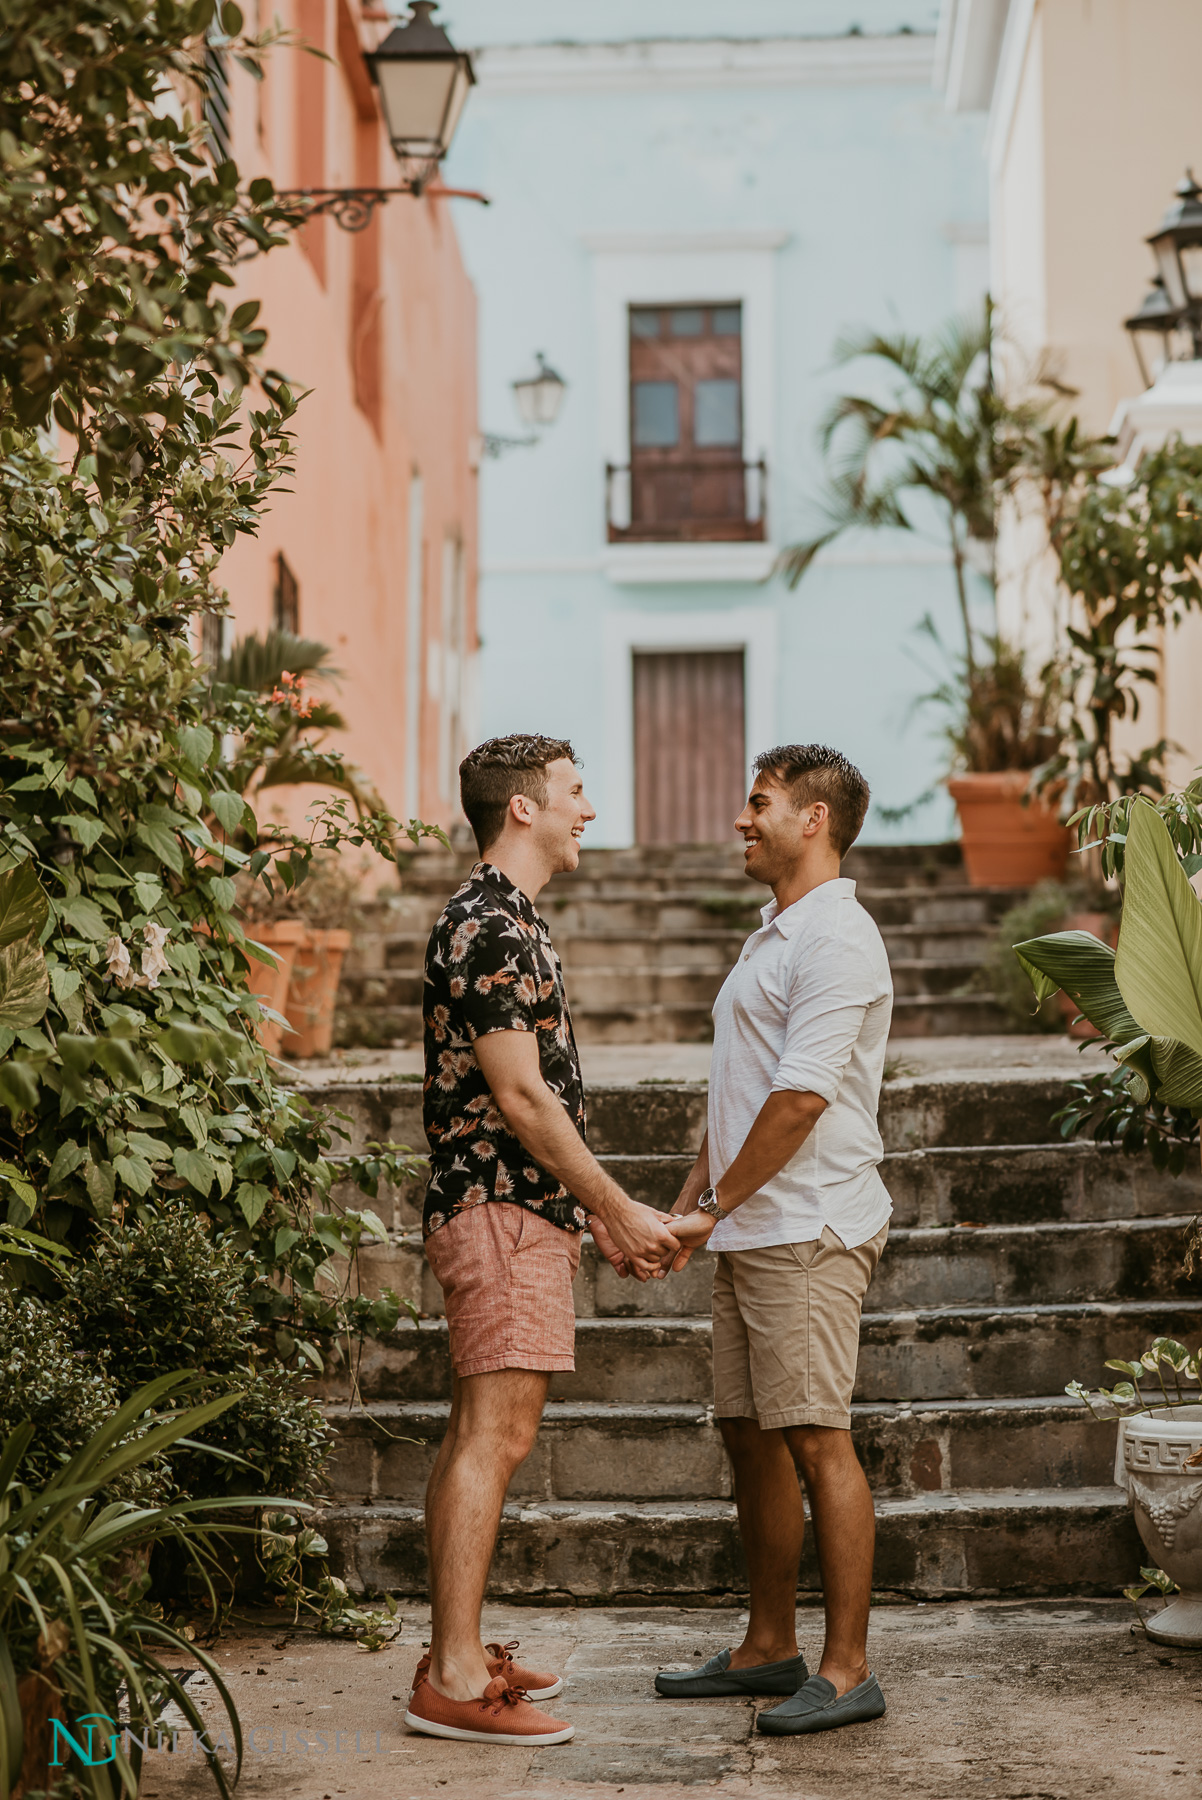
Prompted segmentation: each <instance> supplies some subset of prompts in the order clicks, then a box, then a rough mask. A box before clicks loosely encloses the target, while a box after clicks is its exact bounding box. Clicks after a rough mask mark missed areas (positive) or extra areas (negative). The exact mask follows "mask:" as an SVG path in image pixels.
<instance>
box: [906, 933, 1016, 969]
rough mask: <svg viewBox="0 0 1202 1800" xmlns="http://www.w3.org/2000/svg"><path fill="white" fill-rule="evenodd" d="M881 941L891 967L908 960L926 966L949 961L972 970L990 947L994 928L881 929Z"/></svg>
mask: <svg viewBox="0 0 1202 1800" xmlns="http://www.w3.org/2000/svg"><path fill="white" fill-rule="evenodd" d="M881 937H882V938H883V939H884V943H885V949H886V950H887V951H888V953H889V961H890V964H891V965H892V966H894V967H895V966H896V964H897V963H898V962H899V961H904V960H905V959H906V958H907V957H916V958H918V959H919V960H922V961H929V962H941V961H943V960H944V958H947V957H951V958H954V959H955V960H956V961H959V962H971V963H973V964H974V966H975V965H976V964H978V963H980V962H981V961H982V960H983V958H984V957H985V956H986V954H987V953H988V951H989V949H990V947H991V945H992V943H993V937H994V927H993V925H992V924H975V925H946V924H944V925H883V926H882V927H881Z"/></svg>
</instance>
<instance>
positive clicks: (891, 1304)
mask: <svg viewBox="0 0 1202 1800" xmlns="http://www.w3.org/2000/svg"><path fill="white" fill-rule="evenodd" d="M1063 1093H1064V1085H1063V1081H1062V1079H1060V1078H1052V1077H1049V1076H1046V1075H1041V1074H1035V1075H1032V1074H1026V1075H1023V1074H999V1075H990V1076H988V1077H979V1078H963V1079H932V1078H930V1077H909V1078H904V1079H900V1080H894V1081H891V1082H889V1083H887V1084H886V1086H885V1090H884V1093H883V1096H882V1108H881V1117H882V1131H883V1134H884V1138H885V1143H886V1149H887V1158H886V1163H885V1166H884V1171H883V1172H884V1175H885V1179H886V1182H887V1184H888V1186H889V1188H890V1191H891V1193H892V1195H893V1198H894V1203H895V1213H894V1220H893V1231H892V1235H891V1237H890V1242H889V1245H888V1248H887V1249H886V1252H885V1255H884V1257H883V1258H882V1261H881V1264H880V1267H879V1269H878V1271H877V1274H876V1277H875V1279H874V1281H873V1283H872V1286H871V1288H870V1289H869V1292H868V1296H867V1300H866V1302H865V1314H864V1321H863V1329H862V1334H861V1353H860V1369H859V1379H858V1384H857V1390H856V1403H855V1408H854V1425H853V1431H854V1435H855V1440H856V1443H857V1446H858V1449H859V1453H860V1456H861V1458H862V1460H863V1462H864V1465H865V1468H866V1469H867V1472H868V1477H869V1481H870V1482H871V1485H872V1487H873V1489H874V1493H875V1497H876V1504H877V1512H878V1547H877V1562H876V1573H875V1585H876V1588H877V1590H878V1591H880V1592H883V1593H890V1594H904V1595H909V1596H914V1597H918V1598H927V1597H929V1598H945V1597H950V1596H953V1595H964V1594H977V1595H981V1594H1010V1595H1024V1594H1028V1595H1029V1594H1069V1593H1078V1594H1080V1593H1114V1592H1115V1591H1117V1590H1118V1589H1119V1588H1120V1587H1121V1586H1122V1585H1123V1584H1124V1583H1126V1582H1129V1581H1130V1580H1131V1579H1133V1577H1134V1575H1135V1572H1136V1570H1137V1569H1138V1567H1139V1563H1140V1561H1141V1560H1142V1558H1143V1552H1142V1551H1141V1549H1140V1546H1139V1541H1138V1537H1137V1535H1136V1532H1135V1529H1134V1526H1133V1524H1132V1522H1131V1520H1130V1517H1129V1515H1128V1513H1127V1512H1126V1510H1125V1504H1124V1500H1123V1497H1122V1495H1121V1493H1120V1491H1119V1490H1118V1489H1117V1488H1116V1487H1114V1486H1113V1485H1112V1481H1111V1471H1112V1462H1113V1455H1114V1427H1113V1426H1112V1425H1105V1424H1100V1425H1099V1424H1095V1423H1093V1422H1092V1421H1091V1420H1090V1418H1089V1416H1088V1414H1087V1413H1086V1412H1085V1411H1084V1409H1083V1408H1081V1407H1080V1406H1078V1405H1077V1404H1076V1403H1075V1402H1072V1401H1069V1400H1068V1399H1067V1398H1065V1396H1064V1393H1063V1389H1064V1384H1065V1382H1066V1381H1068V1380H1069V1379H1070V1378H1073V1377H1078V1378H1080V1379H1082V1380H1084V1381H1087V1382H1089V1383H1096V1382H1098V1381H1099V1380H1103V1379H1106V1380H1109V1379H1111V1378H1109V1377H1107V1376H1106V1373H1105V1370H1104V1368H1103V1364H1104V1362H1105V1360H1106V1358H1107V1357H1112V1356H1123V1357H1134V1356H1137V1355H1138V1354H1139V1353H1140V1352H1141V1351H1142V1350H1143V1349H1144V1348H1146V1346H1147V1344H1148V1343H1149V1341H1150V1340H1151V1338H1152V1337H1153V1336H1155V1335H1157V1334H1159V1333H1167V1334H1169V1335H1171V1336H1174V1337H1178V1338H1181V1339H1183V1340H1185V1341H1189V1342H1195V1341H1197V1337H1198V1333H1199V1328H1200V1327H1202V1286H1200V1285H1199V1284H1198V1283H1190V1282H1187V1280H1186V1278H1185V1275H1184V1272H1183V1267H1182V1254H1183V1245H1184V1236H1183V1232H1184V1226H1185V1224H1186V1222H1187V1220H1188V1217H1189V1215H1190V1214H1192V1213H1193V1212H1194V1211H1195V1210H1196V1209H1197V1208H1198V1206H1199V1205H1200V1204H1202V1180H1200V1179H1199V1176H1198V1175H1197V1173H1191V1174H1190V1175H1187V1176H1183V1177H1182V1178H1181V1179H1180V1180H1178V1181H1173V1180H1172V1178H1170V1177H1167V1176H1161V1175H1157V1174H1156V1173H1155V1172H1154V1171H1153V1170H1152V1168H1151V1166H1150V1164H1148V1163H1145V1162H1144V1161H1142V1160H1137V1159H1131V1158H1126V1157H1123V1156H1121V1155H1117V1154H1115V1153H1114V1152H1113V1151H1111V1150H1109V1149H1106V1148H1102V1147H1098V1146H1094V1145H1091V1144H1083V1143H1068V1144H1066V1143H1064V1142H1062V1141H1061V1140H1060V1139H1059V1137H1058V1134H1057V1132H1056V1130H1055V1128H1054V1127H1053V1126H1052V1124H1051V1115H1052V1113H1053V1112H1054V1111H1055V1110H1056V1108H1057V1107H1058V1106H1059V1105H1060V1104H1061V1103H1062V1101H1063ZM310 1097H312V1098H320V1099H322V1100H324V1101H325V1102H326V1103H327V1104H330V1105H333V1106H336V1107H337V1108H338V1109H339V1110H340V1111H342V1112H343V1113H345V1114H347V1115H348V1116H349V1118H350V1120H351V1121H352V1123H353V1130H354V1133H355V1137H356V1139H359V1140H365V1139H368V1138H377V1139H378V1138H393V1139H396V1140H399V1141H402V1142H407V1143H410V1144H421V1143H422V1142H423V1139H422V1133H421V1119H420V1086H419V1084H417V1083H416V1082H411V1083H396V1084H392V1085H378V1086H366V1085H364V1086H352V1085H350V1084H347V1085H345V1086H338V1087H330V1088H328V1089H326V1090H325V1091H324V1092H323V1093H321V1094H320V1095H314V1094H313V1093H312V1090H310ZM705 1097H706V1096H705V1088H704V1086H702V1085H701V1084H696V1085H690V1086H665V1085H658V1084H651V1085H645V1086H643V1085H639V1086H623V1087H619V1086H614V1087H608V1088H595V1089H593V1090H592V1091H591V1093H590V1132H589V1135H590V1142H591V1144H592V1146H593V1148H594V1150H595V1151H596V1152H597V1153H598V1154H599V1155H600V1156H601V1158H602V1160H603V1161H604V1162H605V1163H606V1164H607V1166H608V1167H609V1168H610V1169H611V1170H612V1172H613V1174H614V1175H615V1176H616V1177H617V1178H618V1179H619V1180H620V1181H622V1182H623V1183H624V1184H625V1185H626V1187H627V1189H628V1191H630V1192H631V1193H632V1194H634V1195H635V1196H636V1197H637V1198H639V1199H641V1200H645V1201H648V1202H649V1203H651V1204H654V1205H657V1206H660V1207H667V1206H670V1205H671V1203H672V1201H673V1199H674V1198H675V1195H676V1193H677V1191H678V1189H679V1185H680V1181H681V1179H682V1177H683V1174H684V1172H685V1170H686V1169H687V1167H688V1166H689V1162H690V1161H691V1157H692V1154H693V1153H694V1150H695V1147H696V1145H697V1143H698V1142H699V1140H700V1136H701V1132H702V1130H703V1128H704V1117H705ZM419 1200H420V1196H419V1195H418V1194H416V1193H411V1194H397V1195H395V1196H393V1206H394V1215H393V1225H394V1235H393V1242H392V1243H391V1244H390V1246H389V1247H388V1248H387V1249H384V1248H381V1249H379V1250H378V1251H374V1252H372V1253H371V1254H370V1256H369V1257H368V1258H367V1259H366V1268H365V1285H366V1286H367V1287H368V1290H369V1291H374V1290H375V1289H378V1288H379V1287H380V1286H382V1285H385V1284H388V1285H391V1286H393V1287H394V1288H395V1289H396V1290H397V1291H398V1292H400V1293H402V1294H405V1295H407V1296H408V1297H409V1298H410V1299H411V1300H412V1301H413V1303H414V1305H415V1306H416V1307H417V1309H418V1310H419V1312H420V1313H421V1314H422V1317H421V1320H420V1323H419V1324H417V1325H414V1324H412V1323H406V1324H403V1325H400V1326H398V1328H397V1330H396V1331H395V1332H394V1333H393V1334H392V1336H391V1338H390V1339H389V1341H388V1342H387V1343H378V1344H369V1345H368V1346H366V1348H365V1350H364V1352H363V1354H362V1357H361V1359H360V1360H359V1363H358V1367H357V1370H356V1371H355V1378H356V1381H357V1387H358V1394H359V1396H360V1403H359V1404H356V1405H351V1404H349V1396H350V1391H351V1370H350V1369H349V1368H348V1367H346V1366H339V1367H333V1368H331V1369H330V1371H329V1372H328V1374H327V1377H326V1392H327V1396H328V1400H329V1410H330V1415H331V1417H332V1419H333V1420H334V1421H335V1422H336V1424H337V1427H338V1431H339V1439H338V1447H337V1451H336V1454H335V1458H334V1461H333V1466H332V1473H331V1478H330V1504H329V1506H328V1508H327V1509H326V1512H325V1514H324V1525H323V1530H324V1531H325V1534H326V1536H327V1538H328V1539H329V1541H330V1545H331V1552H332V1555H333V1557H334V1559H335V1564H336V1566H337V1567H338V1569H339V1570H340V1572H341V1573H342V1574H343V1575H344V1576H346V1577H347V1579H348V1580H349V1581H350V1583H351V1584H352V1585H354V1586H363V1587H366V1588H367V1589H370V1590H381V1589H389V1590H392V1591H394V1592H400V1593H404V1594H412V1595H415V1594H420V1593H422V1592H423V1591H424V1587H425V1560H424V1548H423V1543H422V1523H421V1517H422V1516H421V1502H422V1494H423V1490H424V1486H425V1481H426V1477H427V1475H428V1473H429V1469H430V1465H431V1463H432V1461H433V1458H434V1455H435V1453H436V1450H437V1446H438V1443H439V1441H440V1438H441V1436H442V1433H443V1431H444V1429H445V1425H446V1417H447V1411H448V1399H449V1393H450V1369H449V1363H448V1357H447V1341H446V1328H445V1324H444V1322H443V1320H442V1319H441V1317H440V1316H439V1315H440V1309H441V1294H440V1292H439V1289H438V1287H437V1284H436V1283H435V1282H434V1281H433V1279H432V1277H431V1276H430V1275H429V1272H428V1270H426V1268H425V1264H424V1258H423V1256H422V1251H421V1240H420V1233H419V1231H418V1229H417V1226H418V1220H419V1211H418V1207H419ZM711 1279H712V1275H711V1264H710V1261H709V1259H708V1256H706V1255H698V1256H695V1257H694V1258H693V1260H692V1262H691V1263H690V1264H689V1266H688V1268H687V1270H686V1271H684V1273H683V1274H682V1275H679V1276H674V1277H672V1278H670V1279H669V1280H668V1281H667V1282H664V1283H660V1282H655V1283H648V1284H646V1285H645V1286H638V1285H636V1284H635V1283H633V1282H629V1281H627V1282H621V1281H619V1280H618V1279H617V1277H616V1276H615V1275H614V1273H613V1271H612V1270H611V1269H610V1268H609V1266H608V1265H607V1264H606V1263H605V1262H604V1261H603V1259H601V1258H600V1257H598V1255H597V1253H596V1251H595V1248H594V1247H593V1245H592V1243H591V1240H586V1244H585V1252H584V1257H583V1260H582V1267H581V1273H580V1276H579V1278H578V1281H577V1285H576V1310H577V1314H578V1319H579V1324H578V1337H577V1370H576V1373H575V1374H574V1375H567V1376H565V1375H560V1376H556V1377H555V1378H554V1379H553V1382H552V1387H551V1395H552V1399H551V1401H550V1403H549V1405H548V1408H547V1416H546V1422H545V1424H544V1427H543V1431H542V1434H541V1437H540V1440H539V1443H538V1446H537V1447H536V1449H535V1451H534V1452H533V1454H532V1455H531V1457H530V1458H529V1459H528V1461H527V1462H526V1463H525V1464H524V1465H523V1467H522V1468H521V1469H520V1470H519V1471H518V1474H517V1475H516V1477H515V1479H514V1483H513V1486H512V1489H511V1492H510V1503H509V1505H508V1506H507V1508H506V1513H505V1518H504V1522H503V1525H502V1531H501V1538H500V1543H499V1546H498V1551H497V1557H496V1561H495V1563H494V1569H493V1591H494V1593H495V1594H496V1595H497V1596H504V1597H507V1598H509V1599H512V1600H528V1601H534V1600H541V1601H549V1600H556V1599H563V1600H568V1599H571V1600H573V1601H578V1602H581V1603H590V1602H591V1603H601V1602H605V1601H609V1602H619V1601H632V1602H633V1601H638V1602H647V1601H649V1600H655V1599H660V1600H667V1599H672V1600H673V1601H680V1602H684V1601H686V1600H692V1601H704V1600H705V1599H707V1598H713V1597H714V1596H722V1595H727V1596H729V1595H731V1594H738V1593H740V1592H742V1591H743V1589H744V1587H745V1576H744V1573H743V1564H742V1558H741V1553H740V1550H739V1544H738V1534H737V1531H736V1527H735V1519H734V1508H733V1504H732V1502H731V1498H730V1478H729V1472H728V1469H727V1466H726V1462H725V1458H724V1456H723V1453H722V1448H721V1443H720V1439H719V1437H718V1433H717V1431H716V1429H715V1427H714V1424H713V1421H712V1418H711V1415H710V1405H709V1402H710V1369H709V1337H710V1323H709V1283H710V1280H711ZM801 1585H802V1588H803V1590H805V1591H813V1590H815V1589H816V1588H817V1585H818V1577H817V1568H816V1563H815V1560H814V1555H813V1543H812V1539H811V1541H810V1542H809V1544H808V1547H807V1552H806V1561H805V1563H804V1566H803V1570H802V1583H801Z"/></svg>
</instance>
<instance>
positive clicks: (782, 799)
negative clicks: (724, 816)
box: [735, 773, 830, 888]
mask: <svg viewBox="0 0 1202 1800" xmlns="http://www.w3.org/2000/svg"><path fill="white" fill-rule="evenodd" d="M829 820H830V808H829V807H828V806H827V804H826V802H825V800H808V801H805V802H804V803H803V804H802V806H801V807H800V809H799V810H797V811H795V810H794V808H793V804H792V802H791V800H790V798H789V793H788V790H787V788H784V787H782V785H781V784H780V782H779V781H777V780H776V778H775V777H774V776H773V775H770V774H767V773H765V774H762V775H757V776H756V778H755V781H754V783H753V785H752V789H751V792H750V794H749V795H748V796H747V804H746V806H745V807H744V808H743V810H742V812H741V813H740V814H739V816H738V818H737V819H736V820H735V830H736V831H738V832H741V833H742V835H743V844H744V852H743V873H744V874H745V875H746V876H747V877H748V879H749V880H751V881H762V882H763V883H764V885H765V887H771V888H776V887H778V886H780V885H782V884H784V883H786V882H788V880H789V879H790V877H791V876H792V875H793V874H794V873H795V871H796V870H797V869H798V867H799V866H800V865H801V864H802V863H803V862H804V861H805V859H806V858H807V856H809V855H810V854H811V850H812V847H813V846H815V845H816V844H817V843H818V842H820V841H821V840H824V839H825V840H828V841H829V837H830V823H829Z"/></svg>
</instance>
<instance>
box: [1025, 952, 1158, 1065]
mask: <svg viewBox="0 0 1202 1800" xmlns="http://www.w3.org/2000/svg"><path fill="white" fill-rule="evenodd" d="M1014 954H1015V956H1017V958H1018V960H1019V962H1020V963H1021V964H1022V966H1023V968H1024V969H1025V970H1026V972H1027V974H1028V976H1029V977H1030V980H1031V985H1032V987H1033V988H1034V989H1035V994H1036V997H1037V998H1038V999H1039V1000H1047V999H1048V998H1050V996H1051V995H1052V994H1054V993H1056V991H1057V990H1058V989H1060V988H1063V990H1064V992H1065V993H1066V994H1067V995H1068V997H1069V999H1070V1000H1071V1001H1072V1002H1073V1004H1074V1005H1075V1006H1076V1007H1078V1008H1079V1009H1080V1011H1081V1012H1083V1013H1084V1014H1085V1017H1086V1018H1087V1019H1088V1020H1089V1022H1090V1024H1091V1025H1095V1026H1096V1027H1097V1029H1098V1030H1099V1031H1100V1032H1101V1033H1102V1035H1103V1037H1106V1038H1109V1039H1110V1041H1111V1042H1112V1043H1115V1044H1125V1043H1127V1042H1128V1041H1129V1040H1130V1039H1131V1038H1137V1037H1143V1036H1144V1035H1145V1030H1144V1027H1143V1026H1142V1025H1140V1024H1139V1023H1138V1021H1137V1020H1136V1019H1135V1017H1134V1016H1133V1015H1132V1013H1131V1012H1130V1011H1129V1009H1128V1007H1127V1003H1126V1001H1125V1000H1124V998H1123V995H1122V993H1121V992H1120V991H1119V984H1118V981H1117V980H1116V977H1115V955H1114V951H1113V950H1112V949H1111V948H1110V946H1109V944H1104V943H1103V942H1102V940H1101V938H1096V937H1094V936H1093V934H1092V932H1089V931H1054V932H1052V933H1050V934H1049V935H1048V936H1047V937H1038V938H1028V939H1027V940H1026V942H1025V943H1022V944H1015V946H1014Z"/></svg>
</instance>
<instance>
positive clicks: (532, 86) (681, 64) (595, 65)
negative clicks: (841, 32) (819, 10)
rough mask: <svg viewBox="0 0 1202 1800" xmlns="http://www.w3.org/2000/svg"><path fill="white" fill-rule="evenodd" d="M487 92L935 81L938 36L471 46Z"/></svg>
mask: <svg viewBox="0 0 1202 1800" xmlns="http://www.w3.org/2000/svg"><path fill="white" fill-rule="evenodd" d="M472 61H473V65H474V67H475V71H476V79H477V82H478V83H479V91H480V93H481V94H482V95H488V94H551V93H554V94H565V93H572V94H580V93H606V92H615V91H624V92H630V91H631V90H640V89H642V90H647V89H653V90H654V91H655V92H657V93H663V92H664V91H665V90H668V89H673V88H676V89H680V88H708V87H723V88H734V87H793V86H798V85H802V84H808V83H815V82H817V83H844V84H847V83H852V84H855V83H860V82H913V83H921V84H922V85H923V86H929V84H930V81H931V77H932V73H933V70H934V65H935V38H934V36H933V35H928V34H927V33H919V32H907V33H899V34H897V35H896V36H889V37H884V36H882V37H837V38H836V37H829V38H743V39H736V38H704V39H702V38H670V39H655V38H646V39H641V40H636V41H634V42H632V43H625V44H490V45H486V46H485V47H483V48H481V49H477V50H473V52H472Z"/></svg>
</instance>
